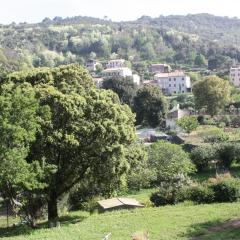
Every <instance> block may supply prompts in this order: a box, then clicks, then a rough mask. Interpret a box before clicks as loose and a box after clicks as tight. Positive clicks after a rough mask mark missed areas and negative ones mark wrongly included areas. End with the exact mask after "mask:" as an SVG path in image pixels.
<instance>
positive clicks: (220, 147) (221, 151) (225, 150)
mask: <svg viewBox="0 0 240 240" xmlns="http://www.w3.org/2000/svg"><path fill="white" fill-rule="evenodd" d="M215 148H216V158H217V159H218V163H219V164H220V166H222V167H224V168H225V169H229V168H230V167H231V165H232V163H233V162H234V161H235V160H237V159H238V156H239V153H240V147H239V144H238V143H221V144H217V145H216V147H215Z"/></svg>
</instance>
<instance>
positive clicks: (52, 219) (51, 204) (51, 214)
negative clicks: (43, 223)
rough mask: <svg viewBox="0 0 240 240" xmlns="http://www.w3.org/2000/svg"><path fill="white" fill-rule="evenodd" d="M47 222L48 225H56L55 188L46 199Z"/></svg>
mask: <svg viewBox="0 0 240 240" xmlns="http://www.w3.org/2000/svg"><path fill="white" fill-rule="evenodd" d="M48 223H49V227H56V226H57V225H58V207H57V194H56V191H55V190H51V192H50V196H49V200H48Z"/></svg>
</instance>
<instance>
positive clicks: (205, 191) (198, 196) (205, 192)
mask: <svg viewBox="0 0 240 240" xmlns="http://www.w3.org/2000/svg"><path fill="white" fill-rule="evenodd" d="M188 197H189V200H191V201H193V202H196V203H199V204H200V203H212V202H214V192H213V190H212V189H211V188H209V186H208V185H198V186H194V187H190V188H189V189H188Z"/></svg>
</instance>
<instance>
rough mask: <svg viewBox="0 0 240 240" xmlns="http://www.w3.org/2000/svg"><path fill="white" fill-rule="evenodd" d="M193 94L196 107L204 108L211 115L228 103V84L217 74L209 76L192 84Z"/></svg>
mask: <svg viewBox="0 0 240 240" xmlns="http://www.w3.org/2000/svg"><path fill="white" fill-rule="evenodd" d="M193 94H194V99H195V104H196V107H197V109H199V110H200V109H202V108H205V109H206V111H207V113H209V114H210V115H211V116H213V115H216V114H217V113H219V112H220V111H221V110H223V109H224V107H225V106H226V105H227V104H228V103H229V101H230V85H229V83H228V82H227V81H226V80H223V79H221V78H219V77H217V76H209V77H206V78H204V79H202V80H200V81H198V82H196V83H195V84H194V85H193Z"/></svg>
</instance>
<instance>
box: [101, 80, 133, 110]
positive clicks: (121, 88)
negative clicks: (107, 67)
mask: <svg viewBox="0 0 240 240" xmlns="http://www.w3.org/2000/svg"><path fill="white" fill-rule="evenodd" d="M102 87H103V88H104V89H110V90H112V91H113V92H115V93H117V95H118V97H119V99H120V101H121V103H124V104H128V105H129V106H132V104H133V98H134V97H135V95H136V92H137V85H136V84H135V83H134V82H133V79H132V78H131V77H126V78H121V77H118V78H110V79H106V80H105V81H104V82H103V86H102Z"/></svg>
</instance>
